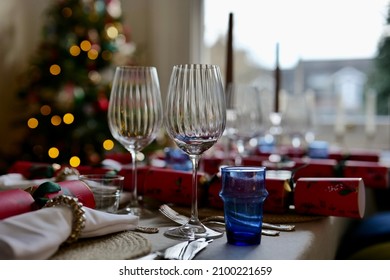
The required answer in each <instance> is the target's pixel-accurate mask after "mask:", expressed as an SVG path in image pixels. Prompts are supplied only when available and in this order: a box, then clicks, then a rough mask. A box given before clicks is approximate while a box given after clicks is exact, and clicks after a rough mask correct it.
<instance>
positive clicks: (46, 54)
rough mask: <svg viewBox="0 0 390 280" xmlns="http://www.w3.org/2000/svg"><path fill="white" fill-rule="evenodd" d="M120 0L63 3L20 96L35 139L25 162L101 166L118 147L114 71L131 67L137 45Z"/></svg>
mask: <svg viewBox="0 0 390 280" xmlns="http://www.w3.org/2000/svg"><path fill="white" fill-rule="evenodd" d="M121 14H122V13H121V5H120V0H57V1H56V2H55V3H54V4H53V5H52V6H51V7H50V9H49V10H48V11H47V20H46V21H45V25H44V28H43V40H42V42H41V45H40V46H39V49H38V51H37V55H36V56H35V57H34V59H33V61H32V64H31V69H29V71H28V74H27V75H26V81H25V83H24V86H23V87H22V90H21V92H20V95H21V98H23V100H24V101H25V102H26V103H27V104H26V105H27V108H28V110H29V112H31V113H29V115H30V116H29V118H28V120H26V122H25V123H26V124H27V125H28V128H29V135H28V136H27V137H26V139H25V141H24V144H23V147H22V149H23V155H22V159H24V160H30V161H43V162H53V163H54V162H55V163H60V164H70V165H71V166H78V165H79V164H82V165H91V164H95V163H98V162H100V161H101V159H102V157H103V156H104V153H105V151H107V150H110V149H111V148H112V147H113V145H114V142H113V141H112V140H111V139H112V137H111V134H110V131H109V129H108V124H107V108H108V99H109V94H110V83H111V78H112V73H113V67H114V66H116V65H119V64H131V63H132V61H131V59H132V54H133V53H134V49H135V47H134V44H132V43H131V42H130V40H129V38H128V34H127V32H125V30H124V26H123V25H122V23H121V20H122V15H121Z"/></svg>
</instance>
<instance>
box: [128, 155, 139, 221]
mask: <svg viewBox="0 0 390 280" xmlns="http://www.w3.org/2000/svg"><path fill="white" fill-rule="evenodd" d="M130 154H131V173H132V180H133V192H132V202H131V206H132V207H138V186H137V184H138V182H137V158H136V157H137V152H136V151H135V150H130ZM135 214H137V213H135Z"/></svg>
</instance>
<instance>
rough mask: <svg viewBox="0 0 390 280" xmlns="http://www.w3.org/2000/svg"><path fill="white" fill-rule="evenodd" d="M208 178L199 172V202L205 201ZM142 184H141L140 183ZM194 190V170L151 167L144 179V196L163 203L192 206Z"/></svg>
mask: <svg viewBox="0 0 390 280" xmlns="http://www.w3.org/2000/svg"><path fill="white" fill-rule="evenodd" d="M206 182H207V178H206V176H205V174H204V173H201V172H198V198H199V199H198V202H199V205H201V204H202V202H203V201H204V199H203V197H204V195H205V189H204V186H203V185H204V183H206ZM140 186H141V185H140ZM191 192H192V172H188V171H178V170H172V169H163V168H153V167H152V168H150V169H149V170H148V171H147V173H146V176H145V178H144V181H143V185H142V193H143V195H144V196H147V197H150V198H153V199H156V200H158V201H160V202H163V203H175V204H177V205H183V206H190V205H191Z"/></svg>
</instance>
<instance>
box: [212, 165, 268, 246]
mask: <svg viewBox="0 0 390 280" xmlns="http://www.w3.org/2000/svg"><path fill="white" fill-rule="evenodd" d="M265 171H266V168H265V167H248V166H230V167H223V168H222V169H221V172H222V190H221V192H220V196H221V198H222V200H223V202H224V215H225V224H226V237H227V240H228V243H229V244H233V245H238V246H247V245H258V244H260V243H261V229H262V223H263V203H264V200H265V199H266V197H267V196H268V192H267V190H266V187H265Z"/></svg>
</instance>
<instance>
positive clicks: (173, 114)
mask: <svg viewBox="0 0 390 280" xmlns="http://www.w3.org/2000/svg"><path fill="white" fill-rule="evenodd" d="M165 109H166V110H165V127H166V131H167V134H168V136H169V137H170V138H171V139H172V140H173V141H174V142H175V143H176V144H177V146H178V147H179V148H180V149H182V150H183V151H184V152H185V153H187V154H188V155H189V157H190V159H191V162H192V200H191V201H192V203H191V218H190V220H189V222H188V223H187V224H185V225H183V226H181V227H177V228H173V229H170V230H168V231H166V232H165V235H166V236H168V237H172V238H177V239H184V240H193V239H196V238H201V237H214V238H215V237H220V236H222V233H221V232H216V231H213V230H211V229H208V228H206V227H205V226H204V225H203V224H202V223H201V222H200V221H199V218H198V208H197V171H198V166H199V159H200V157H201V155H202V154H203V153H204V152H205V151H207V150H208V149H210V148H211V147H212V146H213V145H214V144H215V143H216V142H217V141H218V140H219V138H220V137H221V136H222V134H223V132H224V130H225V126H226V103H225V95H224V91H223V86H222V79H221V74H220V69H219V67H218V66H216V65H206V64H186V65H176V66H174V67H173V70H172V74H171V78H170V82H169V87H168V94H167V100H166V108H165Z"/></svg>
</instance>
